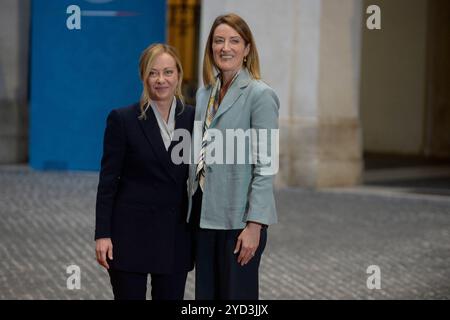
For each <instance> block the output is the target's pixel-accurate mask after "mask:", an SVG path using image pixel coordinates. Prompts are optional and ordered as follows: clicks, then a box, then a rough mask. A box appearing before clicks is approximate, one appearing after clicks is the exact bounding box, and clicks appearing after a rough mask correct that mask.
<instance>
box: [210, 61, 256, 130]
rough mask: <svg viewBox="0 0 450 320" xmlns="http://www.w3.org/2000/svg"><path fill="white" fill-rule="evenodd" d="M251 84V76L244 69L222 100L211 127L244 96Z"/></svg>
mask: <svg viewBox="0 0 450 320" xmlns="http://www.w3.org/2000/svg"><path fill="white" fill-rule="evenodd" d="M249 82H250V75H249V74H248V71H247V69H242V70H241V72H240V73H239V75H238V76H237V78H236V79H235V80H234V82H233V83H232V84H231V87H230V88H229V89H228V91H227V93H226V94H225V97H224V98H223V100H222V103H221V104H220V106H219V109H218V110H217V113H216V115H215V116H214V119H213V120H212V122H211V125H210V127H213V126H214V125H215V123H216V122H217V121H218V119H219V118H220V116H221V115H223V114H224V113H225V112H227V111H228V110H229V109H230V108H231V107H232V106H233V105H234V104H235V103H236V101H237V100H238V99H239V97H240V96H241V95H242V91H243V89H244V88H245V87H247V85H248V84H249Z"/></svg>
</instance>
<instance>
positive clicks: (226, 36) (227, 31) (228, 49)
mask: <svg viewBox="0 0 450 320" xmlns="http://www.w3.org/2000/svg"><path fill="white" fill-rule="evenodd" d="M249 50H250V45H246V44H245V41H244V39H243V38H242V37H241V36H240V35H239V33H238V32H237V31H236V30H235V29H233V28H232V27H230V26H229V25H227V24H225V23H222V24H220V25H218V26H217V28H216V29H215V30H214V34H213V40H212V53H213V57H214V63H215V65H216V66H217V68H219V70H220V71H221V72H222V73H223V74H227V73H228V74H234V73H236V72H237V71H238V70H239V69H240V68H241V67H242V64H243V62H244V57H246V56H247V55H248V53H249Z"/></svg>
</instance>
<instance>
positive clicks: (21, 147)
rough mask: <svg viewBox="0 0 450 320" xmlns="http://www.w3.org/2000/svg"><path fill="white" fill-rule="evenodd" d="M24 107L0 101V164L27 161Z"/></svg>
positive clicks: (12, 102) (15, 103)
mask: <svg viewBox="0 0 450 320" xmlns="http://www.w3.org/2000/svg"><path fill="white" fill-rule="evenodd" d="M25 109H26V106H25V105H21V104H19V103H17V102H14V101H7V100H1V101H0V164H12V163H24V162H27V160H28V134H27V131H28V130H27V117H26V112H25V111H26V110H25Z"/></svg>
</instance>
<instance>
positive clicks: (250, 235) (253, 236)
mask: <svg viewBox="0 0 450 320" xmlns="http://www.w3.org/2000/svg"><path fill="white" fill-rule="evenodd" d="M261 227H262V226H261V224H259V223H257V222H248V223H247V226H246V227H245V228H244V230H242V232H241V234H240V235H239V237H238V240H237V243H236V247H235V248H234V254H236V253H238V252H239V256H238V260H237V262H238V263H240V264H241V266H244V265H246V264H247V263H248V262H249V261H250V259H251V258H253V256H254V255H255V252H256V249H258V246H259V238H260V236H261Z"/></svg>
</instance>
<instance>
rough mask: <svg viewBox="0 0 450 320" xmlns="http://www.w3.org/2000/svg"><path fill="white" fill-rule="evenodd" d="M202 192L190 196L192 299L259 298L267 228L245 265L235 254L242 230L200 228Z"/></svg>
mask: <svg viewBox="0 0 450 320" xmlns="http://www.w3.org/2000/svg"><path fill="white" fill-rule="evenodd" d="M202 196H203V195H202V192H201V189H200V188H198V189H197V191H196V193H195V194H194V197H193V207H192V214H193V217H192V219H193V220H191V222H192V223H193V224H194V226H195V232H194V235H195V299H197V300H258V298H259V278H258V272H259V271H258V270H259V264H260V261H261V256H262V253H263V251H264V248H265V246H266V242H267V228H266V227H263V228H261V237H260V242H259V246H258V249H257V250H256V252H255V256H254V257H253V258H252V259H251V260H250V261H249V262H248V263H247V264H246V265H244V266H241V265H240V264H238V262H237V258H238V256H239V253H236V254H234V253H233V251H234V248H235V247H236V243H237V238H238V236H239V234H240V233H241V232H242V229H235V230H213V229H202V228H200V227H199V221H200V209H201V202H202Z"/></svg>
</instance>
